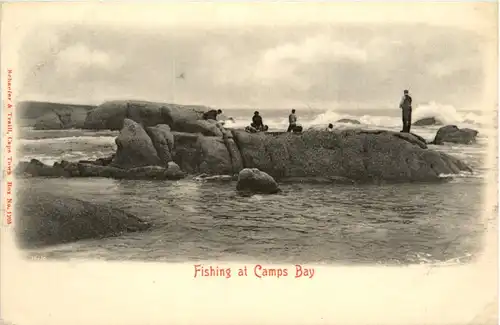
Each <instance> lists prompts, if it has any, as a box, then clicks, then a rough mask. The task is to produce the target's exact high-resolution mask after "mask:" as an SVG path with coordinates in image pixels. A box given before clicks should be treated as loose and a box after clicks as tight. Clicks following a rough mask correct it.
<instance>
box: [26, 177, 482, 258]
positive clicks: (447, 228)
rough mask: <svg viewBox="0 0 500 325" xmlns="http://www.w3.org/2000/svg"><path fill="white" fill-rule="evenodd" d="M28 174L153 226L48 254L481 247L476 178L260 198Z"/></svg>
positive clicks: (231, 254)
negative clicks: (458, 181) (113, 207)
mask: <svg viewBox="0 0 500 325" xmlns="http://www.w3.org/2000/svg"><path fill="white" fill-rule="evenodd" d="M22 182H23V183H25V184H26V185H25V186H27V185H28V184H29V186H31V187H35V188H38V189H39V190H41V191H42V190H46V189H47V188H50V191H51V192H56V193H61V194H65V195H68V193H70V194H71V196H73V197H76V198H80V199H84V200H89V201H93V202H95V203H101V204H112V205H113V206H115V207H118V208H122V209H124V210H126V211H128V212H131V213H133V214H135V215H137V216H139V217H141V218H143V219H145V220H149V221H152V222H153V223H154V224H155V227H154V229H153V230H151V231H148V232H145V233H131V234H126V235H124V236H121V237H117V238H108V239H104V240H99V241H93V240H90V241H81V242H78V243H74V244H69V245H61V246H58V247H51V248H45V249H44V250H42V253H43V254H46V255H47V256H49V257H75V256H77V257H96V258H106V259H139V260H144V259H145V260H167V261H184V260H205V259H219V260H220V259H223V260H246V261H248V260H249V259H250V260H257V259H258V260H260V261H262V260H267V261H273V262H317V263H329V262H339V263H345V262H350V263H417V262H422V261H445V260H449V259H452V258H455V257H460V256H466V255H468V254H473V253H474V252H475V251H476V250H477V249H479V248H480V240H481V230H482V225H481V223H480V219H479V217H480V215H481V191H480V189H481V187H482V186H481V183H480V180H478V179H470V180H467V181H463V182H460V183H444V184H438V185H436V184H433V185H431V184H429V185H425V184H424V185H422V184H419V185H412V184H400V185H395V186H377V185H363V186H339V185H335V186H324V185H305V184H292V185H282V189H283V193H281V194H279V195H272V196H258V195H257V196H253V197H240V196H238V195H237V194H236V192H235V190H234V187H235V186H234V185H235V184H234V183H233V184H231V183H230V184H227V183H226V184H217V183H203V182H195V181H192V180H182V181H177V182H158V181H150V182H147V181H146V182H145V181H130V180H126V181H117V180H110V179H92V180H88V179H69V180H68V179H40V178H39V179H31V180H23V181H22ZM96 194H98V195H96Z"/></svg>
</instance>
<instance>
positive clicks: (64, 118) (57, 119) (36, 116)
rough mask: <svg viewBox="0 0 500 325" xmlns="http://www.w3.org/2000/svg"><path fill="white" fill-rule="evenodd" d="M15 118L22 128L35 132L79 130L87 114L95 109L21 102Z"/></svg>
mask: <svg viewBox="0 0 500 325" xmlns="http://www.w3.org/2000/svg"><path fill="white" fill-rule="evenodd" d="M18 106H19V107H18V108H19V109H18V110H17V114H19V115H18V116H17V118H18V119H19V120H20V121H21V125H23V126H34V128H35V129H36V130H60V129H71V128H77V129H81V128H83V127H84V122H85V119H86V118H87V114H88V113H89V112H90V111H91V110H92V109H94V108H95V106H91V105H74V104H61V103H47V102H21V103H19V105H18Z"/></svg>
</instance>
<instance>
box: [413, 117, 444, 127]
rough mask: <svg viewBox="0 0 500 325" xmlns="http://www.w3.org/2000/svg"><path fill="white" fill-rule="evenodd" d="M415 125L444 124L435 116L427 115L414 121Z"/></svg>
mask: <svg viewBox="0 0 500 325" xmlns="http://www.w3.org/2000/svg"><path fill="white" fill-rule="evenodd" d="M412 124H413V125H414V126H427V125H442V124H443V123H441V121H439V120H437V119H436V118H435V117H426V118H423V119H420V120H417V121H415V122H413V123H412Z"/></svg>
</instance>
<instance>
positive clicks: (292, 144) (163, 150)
mask: <svg viewBox="0 0 500 325" xmlns="http://www.w3.org/2000/svg"><path fill="white" fill-rule="evenodd" d="M113 107H114V108H116V107H115V106H113ZM120 107H121V106H120ZM133 107H135V106H133ZM137 107H138V108H130V107H129V111H128V113H126V115H127V116H130V115H134V116H135V118H136V120H140V123H142V125H141V124H140V123H139V122H136V121H133V120H131V119H128V118H125V119H124V120H123V121H121V120H120V118H121V117H117V116H114V117H113V118H108V120H107V121H108V122H106V123H105V124H106V125H107V126H109V123H112V124H113V123H114V124H116V126H118V125H120V124H121V125H122V130H121V132H120V135H119V136H118V138H117V139H116V143H117V147H118V149H117V152H116V155H115V156H114V157H113V158H112V162H111V163H110V164H108V163H106V164H90V165H89V164H86V163H85V162H80V163H79V164H76V165H75V164H74V163H65V164H64V166H63V164H62V163H61V164H59V165H57V166H56V165H55V166H52V167H48V166H41V165H40V164H38V163H36V162H35V163H33V162H32V163H30V164H27V163H24V165H22V166H21V170H22V171H23V173H28V174H31V175H46V176H63V177H76V176H79V177H88V176H102V177H113V178H139V179H141V178H148V177H150V178H153V179H172V178H173V179H178V178H180V177H181V174H180V173H181V172H175V173H174V172H173V170H174V169H172V168H173V167H172V168H171V167H169V166H172V164H174V163H175V164H176V166H177V167H176V168H175V170H177V171H179V170H178V169H179V168H180V170H182V172H183V173H188V174H206V175H234V174H237V173H239V172H240V171H241V170H242V169H244V168H257V169H259V170H261V171H263V172H265V173H267V174H269V175H270V176H272V177H274V178H275V179H277V180H279V181H282V180H285V179H295V180H298V179H318V178H321V179H324V180H333V181H335V182H337V181H339V180H341V182H347V183H348V182H350V181H356V182H373V181H376V182H378V181H388V182H414V181H437V180H441V177H440V175H441V174H455V173H458V172H460V171H470V169H469V167H467V166H466V165H465V164H464V163H463V162H461V161H459V160H458V159H456V158H454V157H451V156H449V155H447V154H444V153H441V152H439V151H434V150H430V149H428V148H427V144H426V142H425V140H424V139H423V138H421V137H419V136H417V135H415V134H411V133H400V132H391V131H382V130H380V131H366V130H359V129H358V130H355V129H343V130H335V131H333V132H324V131H314V130H311V131H307V132H303V133H301V134H298V133H287V132H283V133H279V132H276V133H273V134H269V133H267V134H266V133H264V132H260V133H248V132H245V131H243V130H227V129H224V128H223V127H222V126H221V125H220V124H218V123H216V122H209V121H201V120H197V118H198V117H197V116H196V113H195V112H194V111H193V110H191V111H189V110H188V112H187V113H186V112H185V113H179V112H178V113H175V114H173V113H172V112H173V111H170V113H168V114H167V113H166V112H168V109H170V108H169V107H168V106H164V105H159V106H147V105H146V109H144V110H141V109H139V108H140V106H137ZM100 109H103V107H101V108H100ZM134 110H138V111H134ZM148 110H149V112H150V114H149V113H148V114H145V112H147V111H148ZM111 111H113V110H111V109H110V111H109V112H111ZM136 113H137V114H136ZM190 114H193V115H190ZM91 115H92V114H90V115H89V116H91ZM155 116H156V117H155ZM159 116H161V117H162V121H166V122H168V124H156V125H155V126H148V124H155V123H157V122H158V121H160V120H159V118H160V117H159ZM167 116H168V118H167ZM180 116H181V117H182V118H181V117H180ZM186 116H191V117H190V118H192V120H189V119H187V118H186ZM193 119H194V120H193ZM110 121H111V122H110ZM197 123H198V124H197ZM180 124H181V125H183V126H182V127H180V128H181V129H182V130H185V131H189V132H178V131H175V127H176V125H177V127H178V125H180ZM169 125H170V126H169ZM172 125H173V126H172ZM193 125H198V126H199V125H202V126H203V125H204V126H203V128H202V130H200V129H197V128H191V127H192V126H193ZM210 127H215V129H216V130H218V131H217V132H215V131H213V132H210V131H208V130H210ZM178 128H179V127H178ZM171 129H172V130H173V131H171ZM215 129H214V130H215ZM203 130H205V131H206V132H205V131H203ZM438 133H439V132H438ZM137 168H138V169H137ZM167 171H169V172H167ZM68 175H69V176H68ZM172 175H175V177H174V176H172Z"/></svg>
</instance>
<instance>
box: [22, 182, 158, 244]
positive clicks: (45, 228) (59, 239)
mask: <svg viewBox="0 0 500 325" xmlns="http://www.w3.org/2000/svg"><path fill="white" fill-rule="evenodd" d="M15 221H16V224H15V229H16V233H17V237H18V240H19V244H20V246H21V247H24V248H37V247H42V246H46V245H55V244H62V243H69V242H74V241H77V240H81V239H94V238H95V239H97V238H103V237H110V236H118V235H120V234H123V233H125V232H135V231H142V230H146V229H148V228H150V227H151V225H150V224H148V223H147V222H145V221H143V220H141V219H139V218H137V217H135V216H133V215H131V214H128V213H126V212H124V211H122V210H119V209H115V208H111V207H108V206H104V205H96V204H93V203H90V202H85V201H82V200H78V199H74V198H68V197H62V196H60V195H57V196H56V195H53V194H49V193H44V192H39V191H34V190H22V191H20V192H18V199H17V200H16V220H15Z"/></svg>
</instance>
